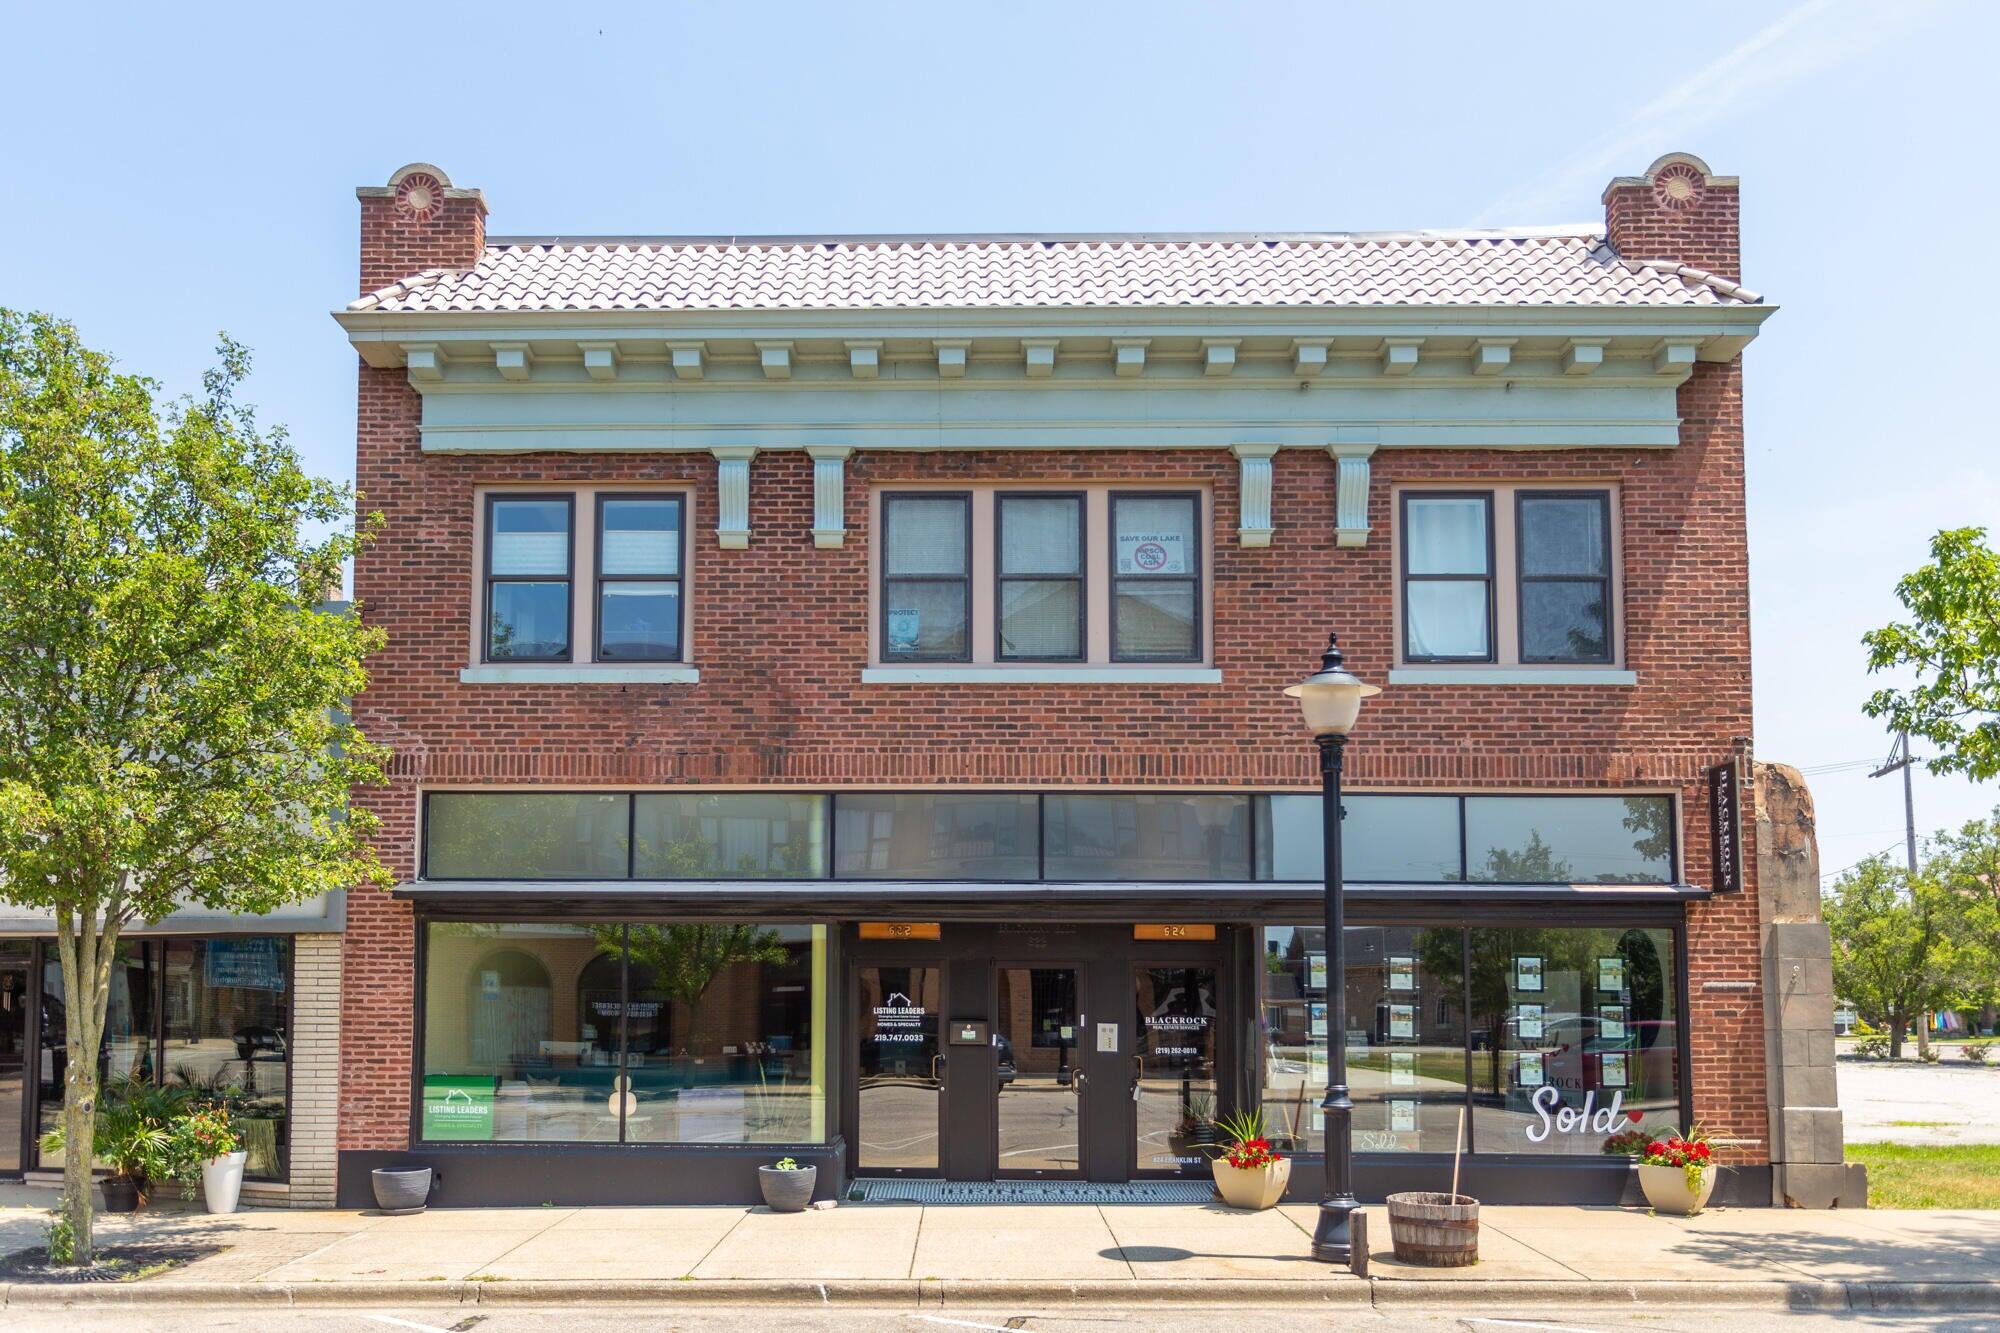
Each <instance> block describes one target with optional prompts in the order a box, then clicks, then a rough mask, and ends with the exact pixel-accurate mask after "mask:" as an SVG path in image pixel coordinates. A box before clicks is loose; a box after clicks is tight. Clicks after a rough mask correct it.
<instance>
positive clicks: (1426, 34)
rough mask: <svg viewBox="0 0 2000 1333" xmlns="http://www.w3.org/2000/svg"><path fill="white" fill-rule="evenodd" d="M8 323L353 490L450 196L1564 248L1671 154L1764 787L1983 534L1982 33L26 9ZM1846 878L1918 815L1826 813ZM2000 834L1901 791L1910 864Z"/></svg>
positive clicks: (615, 225)
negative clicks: (212, 394) (1688, 168)
mask: <svg viewBox="0 0 2000 1333" xmlns="http://www.w3.org/2000/svg"><path fill="white" fill-rule="evenodd" d="M0 32H3V33H4V40H5V43H6V46H7V48H8V54H9V57H10V58H9V60H8V62H7V64H8V78H9V83H10V88H9V93H8V97H7V113H8V119H9V122H10V124H9V133H8V135H7V139H8V145H7V150H6V152H5V153H4V154H0V186H4V188H0V304H6V305H11V306H15V307H26V308H39V309H46V310H50V311H54V312H57V313H60V314H62V315H64V316H66V317H68V318H70V319H73V320H74V321H76V323H77V324H79V325H80V326H81V327H82V329H83V332H84V334H85V336H86V337H87V338H88V339H89V340H90V341H91V342H93V343H95V344H96V345H98V346H100V347H103V348H106V349H108V350H110V351H111V352H113V353H114V354H115V355H117V356H118V357H119V358H120V359H121V360H122V361H123V362H124V364H125V365H126V366H127V367H129V368H132V369H136V370H140V371H143V372H145V373H148V374H150V375H153V376H155V377H156V378H158V379H161V380H163V381H165V382H166V383H167V384H168V385H169V386H171V387H174V388H176V389H181V388H188V387H192V386H194V385H195V384H196V383H197V382H198V376H199V373H200V371H201V369H202V367H203V366H204V365H206V364H207V362H208V351H209V348H210V347H211V346H212V343H213V337H214V334H215V332H216V330H218V329H227V330H229V332H230V333H232V334H233V335H235V336H236V337H238V338H240V339H242V340H243V341H245V342H247V343H249V344H250V345H251V346H252V347H253V348H254V349H255V351H256V354H257V373H256V375H255V377H254V379H253V381H252V385H251V395H252V397H253V398H254V399H255V401H257V402H258V403H259V404H260V405H261V407H262V410H263V413H264V416H265V417H266V419H268V420H272V421H281V422H285V423H287V424H289V425H290V426H291V428H292V430H293V432H294V434H295V438H296V439H297V442H298V443H299V445H300V447H301V448H302V449H303V451H304V453H305V454H306V456H307V458H308V459H309V460H310V461H311V463H312V464H313V466H314V467H315V468H317V469H318V470H320V471H322V472H324V473H327V474H330V475H334V476H341V477H346V476H349V475H351V471H352V451H353V435H352V428H353V413H354V398H353V388H354V355H353V353H352V352H351V351H350V350H349V348H348V347H347V345H346V343H345V342H344V341H343V340H342V338H341V336H340V331H339V330H338V329H337V328H336V327H335V325H334V324H333V322H332V321H331V320H330V319H329V318H328V317H327V312H328V311H329V310H331V309H332V308H333V307H335V306H336V305H339V304H341V303H343V302H345V301H346V300H348V299H349V298H350V297H351V296H352V294H353V287H354V283H355V271H356V268H355V265H356V258H355V248H356V237H355V226H356V203H355V199H354V194H353V187H355V186H356V185H363V184H367V185H376V184H381V183H383V182H385V181H386V180H387V178H388V175H389V173H390V172H391V171H393V170H394V169H395V168H396V167H398V166H400V165H401V164H403V163H405V162H408V161H411V160H416V159H422V160H426V161H431V162H435V163H437V164H438V165H440V166H442V167H443V168H444V169H445V170H446V171H447V172H449V173H450V174H451V176H452V178H453V180H454V181H455V182H456V183H458V184H460V185H466V186H477V187H479V188H481V189H484V190H485V191H486V194H487V199H488V201H489V203H490V204H491V206H492V209H493V215H492V218H491V225H492V228H493V229H494V231H496V232H498V233H537V232H555V231H560V232H569V233H579V232H586V233H587V232H600V233H628V234H629V233H662V232H698V233H716V232H823V231H850V232H908V231H929V230H937V231H990V230H1002V231H1013V230H1036V231H1056V230H1085V231H1129V230H1177V231H1195V230H1210V229H1217V230H1273V229H1286V230H1292V229H1299V230H1304V229H1315V230H1361V229H1383V228H1403V227H1457V226H1469V225H1504V224H1531V223H1560V222H1572V221H1585V220H1592V219H1596V218H1598V217H1600V216H1601V214H1600V209H1599V205H1598V194H1599V191H1600V190H1601V189H1602V187H1603V185H1604V183H1605V182H1606V181H1607V180H1608V179H1609V178H1610V177H1611V176H1613V175H1616V174H1621V173H1632V172H1637V171H1640V170H1642V169H1643V168H1644V167H1645V166H1646V165H1647V163H1649V162H1650V161H1652V160H1653V158H1654V157H1656V156H1657V155H1658V154H1660V153H1662V152H1665V151H1668V150H1671V149H1685V150H1688V151H1692V152H1694V153H1697V154H1699V155H1701V156H1702V157H1703V158H1705V159H1706V160H1707V161H1708V162H1709V163H1710V165H1711V166H1713V167H1714V168H1715V170H1717V171H1718V172H1722V173H1725V174H1737V175H1740V176H1741V177H1742V178H1743V198H1744V217H1745V236H1744V248H1745V252H1746V254H1745V260H1744V278H1745V281H1746V282H1747V283H1748V284H1749V285H1750V286H1752V287H1754V288H1757V289H1759V290H1761V291H1763V292H1765V293H1766V294H1767V295H1768V296H1769V297H1770V298H1771V299H1773V300H1775V301H1776V302H1778V303H1779V304H1780V305H1781V306H1782V307H1783V309H1782V310H1781V312H1780V313H1779V314H1778V315H1777V316H1776V317H1775V318H1774V319H1773V320H1772V321H1771V322H1770V323H1769V324H1768V325H1766V326H1765V333H1764V336H1763V337H1762V338H1761V339H1759V340H1758V342H1757V343H1756V344H1754V345H1753V346H1752V347H1751V349H1750V351H1749V353H1748V365H1749V369H1748V387H1749V409H1748V415H1749V431H1750V521H1751V569H1752V578H1753V580H1754V589H1753V607H1754V633H1755V640H1756V670H1757V732H1758V737H1757V740H1758V749H1759V752H1760V754H1762V755H1763V756H1764V757H1766V758H1773V759H1784V760H1787V761H1790V762H1793V763H1797V764H1800V765H1803V766H1818V765H1826V764H1833V763H1840V762H1843V761H1850V760H1858V759H1866V758H1873V757H1878V756H1879V755H1880V754H1881V753H1883V752H1885V751H1886V750H1887V748H1888V747H1887V741H1886V740H1885V739H1884V737H1883V736H1882V734H1881V732H1880V730H1879V728H1878V727H1877V726H1876V724H1874V723H1872V722H1869V721H1868V720H1866V719H1864V718H1863V717H1861V715H1860V712H1859V703H1860V700H1861V699H1862V698H1863V697H1864V696H1865V694H1866V693H1867V691H1868V689H1869V680H1868V678H1867V676H1866V674H1865V672H1864V671H1863V669H1862V666H1861V660H1862V659H1861V652H1860V648H1859V646H1858V642H1857V640H1858V638H1859V635H1860V634H1861V632H1862V631H1863V630H1864V629H1866V628H1868V627H1870V626H1872V625H1875V624H1878V623H1881V622H1882V621H1883V620H1885V619H1887V618H1888V617H1889V616H1890V615H1891V614H1892V613H1893V612H1894V610H1895V605H1894V602H1893V599H1892V596H1891V588H1892V585H1893V583H1894V581H1895V578H1896V576H1897V575H1898V574H1900V573H1902V572H1904V571H1905V570H1907V569H1909V568H1912V567H1914V566H1915V565H1916V564H1918V563H1920V561H1921V560H1922V558H1923V555H1924V550H1925V542H1926V539H1927V538H1928V536H1929V534H1930V533H1931V532H1932V531H1933V530H1935V529H1936V528H1939V527H1943V526H1956V525H1960V524H1967V523H1980V524H1987V525H1990V526H1992V527H1994V528H1996V529H2000V461H1996V455H1995V452H1994V444H1995V428H1994V424H1993V421H1994V418H1993V411H1992V390H1991V389H1990V387H1989V386H1990V385H1991V384H1992V383H1993V382H1994V379H1995V374H1996V371H1995V364H1996V358H2000V337H1996V336H1995V333H1994V329H1993V325H1992V317H1993V314H1994V312H1995V311H1996V310H2000V277H1996V273H2000V266H1996V265H1995V264H1994V263H1992V262H1991V260H1990V259H1987V258H1984V257H1982V256H1983V255H1984V252H1985V251H1987V250H1988V249H1990V248H1991V247H1992V246H1993V244H1994V242H1993V238H1992V228H1993V225H1994V224H1993V220H1994V219H1995V218H1996V217H2000V171H1996V170H1995V168H1994V158H1995V154H1996V148H2000V112H1997V111H1996V109H1995V101H1994V98H1993V95H1992V89H1993V82H1994V71H1995V69H1996V68H2000V5H1990V4H1984V3H1953V2H1952V0H1913V2H1910V3H1902V2H1899V3H1896V4H1893V5H1892V4H1882V5H1873V4H1863V3H1852V2H1850V0H1806V3H1803V4H1783V3H1780V4H1756V3H1743V2H1742V0H1730V2H1727V3H1712V2H1708V0H1703V2H1699V3H1683V4H1678V5H1675V6H1671V7H1668V8H1662V7H1660V6H1657V5H1653V6H1625V5H1615V4H1614V5H1606V4H1603V3H1602V2H1601V0H1592V2H1591V3H1582V4H1573V3H1563V4H1557V3H1549V2H1548V0H1538V3H1536V4H1534V5H1531V6H1523V5H1493V4H1485V3H1481V4H1453V3H1442V4H1433V5H1427V6H1421V7H1417V6H1406V5H1383V6H1380V7H1379V12H1367V11H1361V10H1358V9H1349V8H1346V7H1341V6H1335V5H1332V4H1315V5H1288V4H1280V3H1275V0H1265V2H1264V3H1259V4H1255V5H1249V4H1238V5H1229V6H1222V5H1215V6H1190V5H1169V4H1159V3H1152V4H1143V5H1116V6H1114V5H1108V4H1079V3H1070V4H1061V5H1041V4H1026V3H1020V4H1011V5H1006V6H998V5H975V4H965V5H947V4H936V3H931V4H918V5H901V4H892V3H874V4H867V5H860V4H855V5H848V6H841V7H829V8H823V9H808V8H807V7H805V6H803V5H791V4H785V3H767V4H762V5H748V4H744V5H735V6H727V7H725V6H716V7H713V8H708V7H699V8H698V7H676V6H668V5H657V4H656V5H648V6H632V7H627V6H621V5H615V4H610V3H602V4H597V5H591V6H563V5H557V4H546V3H544V4H536V5H514V4H505V3H492V4H483V5H478V6H470V7H465V8H462V9H459V8H448V7H445V6H434V5H421V6H419V5H410V6H399V7H390V6H291V5H269V6H258V7H247V6H246V7H240V8H233V9H230V10H227V11H221V10H218V9H207V8H204V7H201V6H194V7H180V6H157V5H147V6H133V7H130V8H127V9H121V8H118V7H101V6H86V5H83V4H71V5H64V6H58V5H55V4H43V5H36V6H32V7H29V6H16V7H10V12H9V15H8V17H7V18H6V20H5V21H4V29H0ZM1814 786H1815V791H1816V794H1817V796H1818V799H1819V808H1820V815H1821V849H1822V857H1823V861H1824V865H1825V868H1826V869H1827V870H1829V871H1832V870H1835V869H1837V868H1839V867H1840V866H1842V865H1845V864H1847V863H1848V862H1851V861H1853V860H1855V859H1857V858H1859V857H1861V856H1863V855H1865V854H1867V853H1869V852H1873V851H1877V850H1880V849H1883V848H1886V847H1890V846H1891V845H1894V844H1897V843H1898V842H1899V837H1900V831H1901V826H1902V811H1901V794H1900V790H1899V789H1898V788H1896V787H1895V786H1894V784H1893V783H1892V782H1891V781H1887V780H1883V781H1875V782H1870V781H1868V780H1866V778H1865V777H1863V776H1862V775H1861V773H1860V772H1859V771H1855V770H1848V771H1843V772H1832V773H1825V774H1821V775H1818V776H1816V777H1815V778H1814ZM1996 803H2000V786H1996V785H1989V786H1988V787H1986V788H1984V789H1979V788H1975V787H1973V786H1971V785H1970V784H1967V783H1963V782H1959V781H1943V780H1933V779H1930V778H1928V777H1920V778H1919V781H1918V787H1917V807H1918V822H1919V827H1920V828H1923V829H1929V828H1933V827H1936V826H1939V825H1942V824H1947V823H1953V824H1955V823H1956V822H1958V821H1960V820H1962V819H1965V818H1968V817H1970V816H1973V815H1975V814H1979V813H1983V812H1984V811H1986V810H1987V809H1989V808H1991V807H1992V806H1993V805H1994V804H1996Z"/></svg>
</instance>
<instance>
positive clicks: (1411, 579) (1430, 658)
mask: <svg viewBox="0 0 2000 1333" xmlns="http://www.w3.org/2000/svg"><path fill="white" fill-rule="evenodd" d="M1413 499H1414V500H1478V501H1479V502H1480V503H1481V504H1482V505H1483V506H1484V507H1485V511H1486V572H1485V573H1484V574H1459V573H1453V574H1413V573H1411V572H1410V501H1411V500H1413ZM1398 518H1399V531H1398V533H1397V541H1396V545H1397V547H1398V548H1399V549H1398V551H1397V561H1398V566H1397V569H1398V573H1399V574H1400V575H1401V578H1402V591H1401V594H1400V595H1401V598H1402V607H1403V644H1402V648H1403V660H1404V661H1405V662H1494V661H1498V660H1499V652H1500V645H1499V642H1498V636H1497V635H1496V634H1495V633H1494V629H1495V622H1496V621H1497V620H1498V619H1499V617H1498V615H1497V614H1496V612H1495V610H1494V592H1493V549H1494V547H1493V540H1494V539H1493V492H1491V491H1404V492H1403V493H1402V496H1401V500H1400V511H1399V514H1398ZM1417 583H1458V584H1477V585H1479V587H1480V589H1481V591H1482V593H1483V596H1482V598H1481V602H1482V605H1483V607H1484V614H1485V618H1486V651H1485V652H1483V653H1425V652H1419V651H1418V650H1417V647H1416V643H1415V640H1414V634H1415V629H1416V621H1415V617H1414V616H1413V614H1412V609H1411V605H1410V587H1411V585H1412V584H1417Z"/></svg>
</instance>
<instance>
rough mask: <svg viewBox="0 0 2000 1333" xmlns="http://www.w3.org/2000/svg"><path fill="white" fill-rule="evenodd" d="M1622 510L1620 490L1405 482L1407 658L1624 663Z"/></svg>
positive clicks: (1401, 513) (1402, 556)
mask: <svg viewBox="0 0 2000 1333" xmlns="http://www.w3.org/2000/svg"><path fill="white" fill-rule="evenodd" d="M1612 515H1613V506H1612V495H1611V492H1610V491H1609V490H1608V489H1575V490H1571V489H1563V490H1553V489H1552V490H1540V489H1533V488H1529V487H1520V486H1508V487H1496V488H1494V489H1492V490H1480V491H1443V490H1439V491H1431V490H1407V491H1404V492H1402V494H1401V496H1400V503H1399V507H1398V525H1399V529H1400V533H1399V537H1400V541H1399V548H1400V549H1399V551H1398V561H1399V567H1400V571H1401V582H1402V589H1401V598H1400V603H1399V607H1398V610H1399V614H1400V616H1401V619H1402V641H1401V648H1402V660H1403V661H1405V662H1409V663H1419V664H1421V663H1441V664H1450V663H1495V664H1500V665H1511V664H1517V663H1534V664H1556V665H1589V664H1599V665H1604V664H1610V663H1613V662H1615V661H1617V660H1618V649H1617V639H1616V635H1615V633H1614V628H1615V627H1614V623H1613V619H1614V617H1613V608H1614V605H1615V603H1616V601H1617V586H1616V583H1617V568H1616V557H1615V555H1614V553H1613V549H1612V547H1613V517H1612ZM1503 571H1505V573H1504V574H1503Z"/></svg>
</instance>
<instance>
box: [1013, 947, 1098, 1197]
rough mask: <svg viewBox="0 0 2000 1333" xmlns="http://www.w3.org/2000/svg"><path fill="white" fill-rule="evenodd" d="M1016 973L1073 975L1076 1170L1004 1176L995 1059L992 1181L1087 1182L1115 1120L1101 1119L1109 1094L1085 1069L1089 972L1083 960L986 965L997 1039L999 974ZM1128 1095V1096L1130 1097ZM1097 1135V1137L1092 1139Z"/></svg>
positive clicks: (1017, 1062)
mask: <svg viewBox="0 0 2000 1333" xmlns="http://www.w3.org/2000/svg"><path fill="white" fill-rule="evenodd" d="M1010 967H1011V968H1018V969H1021V970H1024V971H1029V972H1064V971H1067V972H1074V973H1076V1049H1075V1051H1074V1061H1073V1066H1072V1069H1071V1077H1072V1078H1082V1079H1083V1086H1082V1087H1081V1088H1077V1089H1076V1090H1075V1091H1076V1158H1077V1160H1076V1170H1074V1171H1003V1170H1001V1167H1000V1060H999V1056H998V1054H997V1051H998V1045H997V1043H989V1044H991V1045H993V1046H994V1049H995V1051H996V1054H995V1056H994V1058H993V1064H992V1074H991V1077H990V1078H989V1080H988V1083H989V1086H990V1088H991V1090H992V1095H993V1118H992V1119H991V1120H990V1121H989V1122H988V1123H989V1124H990V1126H991V1129H990V1131H989V1141H988V1143H987V1145H986V1157H987V1160H988V1161H989V1162H990V1163H991V1164H992V1176H991V1178H992V1179H994V1180H1088V1179H1089V1178H1090V1164H1091V1157H1092V1152H1091V1149H1092V1145H1093V1144H1094V1143H1098V1142H1100V1141H1101V1140H1102V1138H1103V1136H1104V1133H1105V1125H1106V1122H1107V1121H1115V1120H1116V1119H1117V1117H1116V1116H1113V1115H1107V1114H1105V1110H1104V1107H1105V1103H1104V1100H1103V1099H1104V1098H1105V1097H1106V1096H1108V1095H1110V1092H1111V1091H1112V1090H1111V1089H1106V1088H1104V1087H1103V1086H1102V1080H1101V1079H1100V1078H1099V1077H1098V1076H1097V1069H1096V1068H1095V1067H1086V1066H1087V1065H1088V1064H1089V1062H1088V1059H1087V1057H1088V1054H1089V1051H1090V1049H1091V1047H1090V1046H1089V1045H1088V1044H1087V1043H1086V1042H1085V1040H1084V1033H1085V1032H1086V1031H1087V1030H1089V1029H1090V1026H1091V1025H1090V976H1091V972H1092V971H1093V968H1092V967H1091V965H1090V964H1089V963H1087V962H1085V961H1084V960H1083V959H1081V958H1074V957H1071V958H1035V959H1025V960H1023V959H1015V958H1005V959H1002V958H995V959H994V960H992V962H990V963H988V964H987V973H986V989H987V996H988V999H987V1012H988V1013H989V1014H991V1015H992V1016H993V1018H992V1024H991V1030H992V1031H993V1032H994V1033H995V1034H996V1035H997V1034H998V1032H999V1030H1000V973H1001V971H1002V970H1003V969H1005V968H1010ZM1020 1060H1021V1055H1020V1052H1019V1051H1018V1050H1016V1051H1015V1053H1014V1062H1015V1067H1016V1068H1017V1069H1018V1068H1019V1067H1020ZM1126 1095H1128V1096H1129V1095H1130V1094H1129V1093H1128V1094H1126ZM1093 1129H1095V1130H1097V1131H1098V1132H1097V1133H1096V1134H1093V1133H1092V1132H1091V1131H1092V1130H1093Z"/></svg>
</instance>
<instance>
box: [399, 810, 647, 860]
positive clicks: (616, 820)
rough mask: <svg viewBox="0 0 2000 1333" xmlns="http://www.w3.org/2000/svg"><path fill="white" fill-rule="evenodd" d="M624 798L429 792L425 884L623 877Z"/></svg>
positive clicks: (627, 812)
mask: <svg viewBox="0 0 2000 1333" xmlns="http://www.w3.org/2000/svg"><path fill="white" fill-rule="evenodd" d="M631 801H632V798H631V797H630V796H627V795H624V794H622V793H616V794H609V795H605V794H597V793H588V792H585V793H576V792H456V791H455V792H432V793H431V795H430V798H429V799H428V800H427V801H425V803H424V837H425V848H424V851H425V855H424V873H425V874H426V875H427V876H429V877H430V878H432V879H624V878H625V876H626V874H627V873H628V871H629V867H628V866H627V864H626V855H625V852H626V838H627V836H628V833H629V831H630V820H631Z"/></svg>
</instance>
